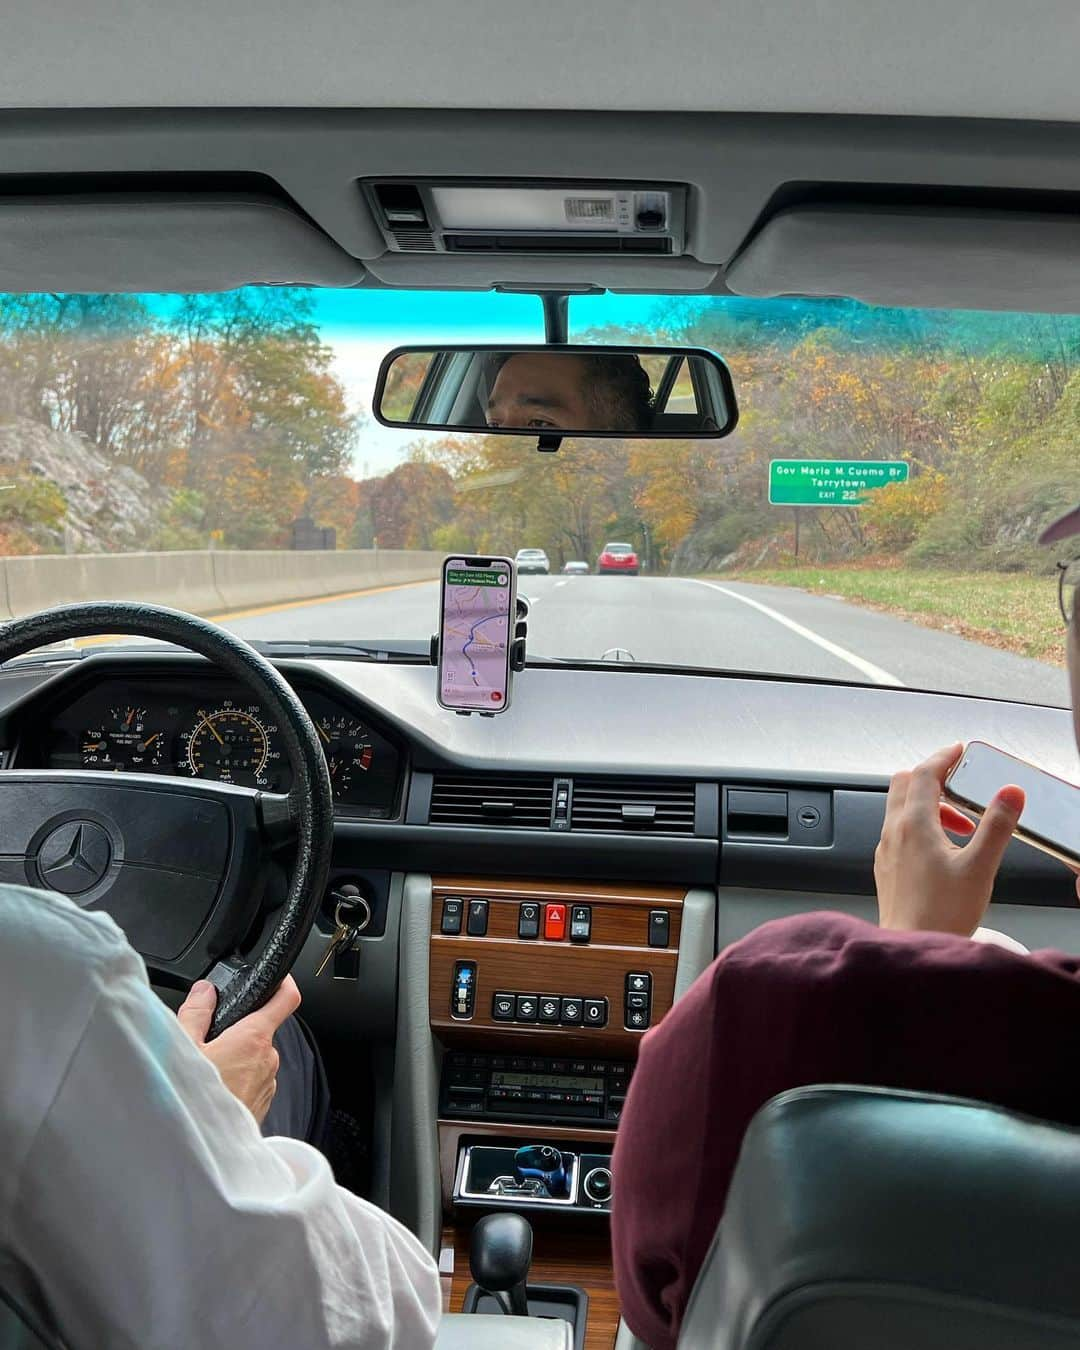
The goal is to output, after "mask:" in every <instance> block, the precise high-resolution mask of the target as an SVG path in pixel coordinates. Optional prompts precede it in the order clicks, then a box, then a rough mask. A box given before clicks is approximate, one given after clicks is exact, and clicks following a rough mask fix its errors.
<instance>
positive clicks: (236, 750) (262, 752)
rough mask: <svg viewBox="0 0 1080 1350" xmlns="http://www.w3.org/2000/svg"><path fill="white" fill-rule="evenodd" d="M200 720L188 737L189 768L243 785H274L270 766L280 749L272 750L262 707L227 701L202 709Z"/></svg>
mask: <svg viewBox="0 0 1080 1350" xmlns="http://www.w3.org/2000/svg"><path fill="white" fill-rule="evenodd" d="M198 718H199V720H198V721H197V722H196V723H195V726H194V727H193V728H192V730H191V732H190V733H189V734H188V735H187V736H186V737H185V738H184V739H185V740H186V741H187V768H188V769H189V770H190V772H191V773H192V774H193V775H194V777H196V778H210V779H213V780H214V781H215V782H218V783H236V784H239V785H240V786H241V787H260V788H265V787H269V786H270V782H269V766H270V761H271V760H272V759H277V758H278V757H279V756H278V753H276V752H274V751H272V749H271V746H270V739H269V736H268V731H269V730H273V729H276V728H268V727H266V726H265V725H264V723H263V722H262V720H261V718H260V710H259V709H258V708H236V707H233V706H231V705H229V704H225V705H223V706H222V707H220V708H216V709H214V711H212V712H205V711H203V710H202V709H200V710H199V714H198Z"/></svg>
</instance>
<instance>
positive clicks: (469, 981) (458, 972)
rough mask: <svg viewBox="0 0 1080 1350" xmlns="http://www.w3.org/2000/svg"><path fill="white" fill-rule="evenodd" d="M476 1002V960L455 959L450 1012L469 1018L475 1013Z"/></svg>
mask: <svg viewBox="0 0 1080 1350" xmlns="http://www.w3.org/2000/svg"><path fill="white" fill-rule="evenodd" d="M475 1002H476V962H475V961H455V962H454V982H453V985H452V986H451V989H450V1014H451V1016H452V1017H456V1018H459V1019H467V1018H470V1017H471V1016H472V1015H473V1007H474V1005H475Z"/></svg>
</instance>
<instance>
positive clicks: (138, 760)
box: [82, 704, 165, 773]
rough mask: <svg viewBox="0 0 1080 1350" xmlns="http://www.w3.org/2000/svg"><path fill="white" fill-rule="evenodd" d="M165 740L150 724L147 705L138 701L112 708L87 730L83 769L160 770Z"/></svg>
mask: <svg viewBox="0 0 1080 1350" xmlns="http://www.w3.org/2000/svg"><path fill="white" fill-rule="evenodd" d="M164 741H165V737H164V736H163V735H162V733H161V732H160V731H152V730H151V729H150V728H149V727H148V726H147V722H146V709H145V708H140V707H138V706H137V705H136V704H126V705H121V706H119V707H115V708H110V709H109V711H108V715H107V716H106V717H105V718H104V719H103V720H102V722H101V723H100V724H99V725H98V726H95V727H89V728H87V730H85V731H84V732H83V736H82V762H83V768H85V769H112V770H114V771H117V772H119V771H120V770H122V769H127V770H130V771H131V772H132V773H144V772H146V771H148V770H150V769H157V768H160V766H161V764H162V763H163V761H164V756H165V745H164Z"/></svg>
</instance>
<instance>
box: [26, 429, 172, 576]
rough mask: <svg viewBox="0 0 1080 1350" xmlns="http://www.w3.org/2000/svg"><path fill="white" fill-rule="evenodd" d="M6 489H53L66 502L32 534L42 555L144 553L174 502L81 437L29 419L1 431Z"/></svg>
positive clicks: (31, 527)
mask: <svg viewBox="0 0 1080 1350" xmlns="http://www.w3.org/2000/svg"><path fill="white" fill-rule="evenodd" d="M34 480H36V484H35V483H34ZM5 481H7V482H12V481H14V482H16V483H18V484H20V485H23V486H25V484H26V483H27V482H28V481H29V482H30V483H31V484H32V485H33V486H38V487H45V486H47V485H50V484H51V485H53V486H54V488H55V489H56V490H57V491H58V492H59V494H61V496H62V499H63V506H62V508H61V509H60V510H57V511H53V512H50V513H49V514H48V516H47V517H46V518H45V519H42V520H40V521H37V522H33V523H29V524H28V526H27V533H28V535H29V538H30V540H31V543H32V546H33V549H34V551H39V552H44V553H51V552H63V551H65V548H66V549H67V550H73V551H76V552H86V553H110V552H114V551H122V550H128V549H136V548H141V547H144V546H145V545H146V544H147V542H148V541H149V540H150V539H151V536H152V535H153V533H154V531H155V529H156V526H157V523H158V521H159V520H160V518H161V512H162V510H163V509H164V507H165V506H166V505H167V503H168V500H169V494H168V493H167V492H163V491H160V490H158V489H155V488H153V487H152V486H151V485H150V484H149V483H148V482H147V481H146V479H145V478H143V476H142V475H141V474H139V473H136V472H135V470H134V469H130V468H127V467H126V466H123V465H117V464H115V463H113V462H112V461H111V460H110V459H108V458H107V457H106V456H105V455H103V454H102V453H101V452H100V451H99V450H97V449H96V448H95V447H94V446H93V445H91V444H89V443H88V442H87V441H86V440H84V439H83V438H82V437H81V436H77V435H73V434H71V433H68V432H62V431H53V430H51V429H50V428H49V427H46V426H43V425H42V424H41V423H39V422H34V421H31V420H30V419H29V418H26V417H16V418H14V419H12V420H11V421H6V422H3V423H0V485H3V484H4V483H5ZM15 490H16V491H19V489H15ZM0 502H2V497H0Z"/></svg>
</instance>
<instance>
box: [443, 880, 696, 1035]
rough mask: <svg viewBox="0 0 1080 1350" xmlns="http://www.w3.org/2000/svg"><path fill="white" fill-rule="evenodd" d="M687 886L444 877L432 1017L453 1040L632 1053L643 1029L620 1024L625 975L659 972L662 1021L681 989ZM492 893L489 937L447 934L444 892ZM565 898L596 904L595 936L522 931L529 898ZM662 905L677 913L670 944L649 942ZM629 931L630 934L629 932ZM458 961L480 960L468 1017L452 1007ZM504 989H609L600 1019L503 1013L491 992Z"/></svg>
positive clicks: (583, 992) (584, 992) (655, 998)
mask: <svg viewBox="0 0 1080 1350" xmlns="http://www.w3.org/2000/svg"><path fill="white" fill-rule="evenodd" d="M684 894H685V892H684V891H681V890H678V889H676V888H674V887H665V886H632V885H628V886H618V885H591V884H586V883H581V884H572V885H571V884H565V883H561V882H546V881H520V882H518V881H514V882H508V881H494V882H492V881H490V880H487V879H484V878H477V877H453V878H448V877H439V878H437V879H436V880H435V881H434V883H433V905H432V932H431V953H430V974H429V980H430V984H429V999H430V1009H431V1025H432V1028H433V1029H434V1030H435V1031H436V1032H437V1034H438V1035H439V1037H440V1039H441V1040H443V1041H444V1042H445V1043H447V1044H448V1045H457V1046H461V1045H465V1046H476V1045H477V1044H478V1043H479V1042H481V1041H482V1042H483V1043H484V1045H485V1047H486V1048H493V1047H498V1048H513V1049H519V1050H522V1051H523V1052H525V1053H528V1052H530V1051H531V1052H532V1053H533V1054H549V1055H564V1054H565V1055H569V1056H579V1057H585V1056H589V1055H592V1056H593V1057H601V1056H609V1057H618V1058H623V1059H633V1058H635V1057H636V1055H637V1043H638V1041H639V1039H640V1037H641V1035H642V1034H643V1033H641V1032H635V1031H628V1030H627V1029H626V1028H625V1027H624V1026H623V1006H624V995H625V992H626V976H627V974H628V973H629V972H630V971H643V972H648V973H649V974H650V975H651V976H652V986H653V988H652V1020H651V1025H652V1026H655V1025H656V1024H657V1022H659V1021H660V1019H661V1018H662V1017H663V1016H664V1014H665V1013H666V1012H667V1011H668V1009H669V1008H670V1007H671V1005H672V1002H673V1001H674V996H675V968H676V965H677V963H678V955H679V937H680V933H681V927H682V904H683V896H684ZM448 895H452V896H460V897H461V898H462V899H464V900H465V901H466V906H467V902H468V900H469V899H470V898H477V897H479V898H483V899H486V900H487V901H488V902H489V907H488V929H487V934H486V935H485V936H484V937H469V936H466V935H461V936H444V935H443V934H442V933H441V932H440V931H439V929H440V926H441V921H442V901H443V899H444V898H445V897H446V896H448ZM530 899H531V900H536V901H538V902H542V901H545V900H546V901H561V902H563V903H566V904H569V903H576V904H588V905H591V906H592V937H591V940H590V941H589V942H588V943H582V944H575V943H571V942H569V941H566V940H563V941H560V942H547V941H546V940H545V939H544V938H543V937H540V938H537V939H534V940H524V941H523V940H521V939H519V938H518V936H517V930H518V906H519V904H520V903H521V901H523V900H530ZM656 908H663V909H666V910H667V911H668V914H669V919H670V935H669V939H670V940H669V945H668V946H667V947H650V946H649V945H648V912H649V910H650V909H656ZM628 935H630V936H629V940H628ZM455 961H475V962H476V964H477V984H476V1011H475V1013H474V1015H473V1017H472V1018H471V1019H470V1020H468V1021H464V1022H463V1021H458V1020H456V1019H455V1018H453V1017H452V1016H451V1015H450V988H451V983H452V979H453V968H454V962H455ZM500 990H507V991H513V992H515V993H531V994H537V995H543V994H554V995H558V996H560V997H567V996H569V995H573V996H576V997H578V998H606V999H607V1002H608V1022H607V1026H606V1027H604V1028H603V1029H600V1028H584V1027H583V1028H580V1029H576V1028H568V1027H563V1026H555V1025H545V1024H542V1023H538V1024H531V1023H529V1024H525V1023H506V1022H496V1021H495V1020H494V1018H493V1017H492V1015H491V1000H492V995H493V994H495V993H496V992H498V991H500Z"/></svg>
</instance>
